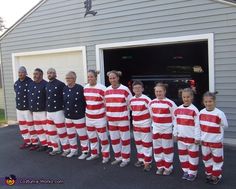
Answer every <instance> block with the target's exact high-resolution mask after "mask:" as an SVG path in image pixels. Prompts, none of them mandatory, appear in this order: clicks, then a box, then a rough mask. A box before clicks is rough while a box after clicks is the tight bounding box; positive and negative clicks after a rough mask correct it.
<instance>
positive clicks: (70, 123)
mask: <svg viewBox="0 0 236 189" xmlns="http://www.w3.org/2000/svg"><path fill="white" fill-rule="evenodd" d="M66 82H67V86H65V87H64V89H63V101H64V113H65V118H66V120H65V123H66V130H67V134H68V138H69V143H70V153H69V154H68V155H67V156H66V157H68V158H70V157H72V156H75V155H77V154H78V144H77V134H78V136H79V140H80V145H81V151H82V154H81V155H80V156H79V157H78V159H85V158H86V157H87V156H88V151H89V140H88V135H87V129H86V125H85V98H84V89H83V87H82V86H81V85H79V84H77V83H76V73H75V72H73V71H70V72H68V73H67V74H66Z"/></svg>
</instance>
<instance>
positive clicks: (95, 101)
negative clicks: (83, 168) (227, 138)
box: [84, 70, 110, 163]
mask: <svg viewBox="0 0 236 189" xmlns="http://www.w3.org/2000/svg"><path fill="white" fill-rule="evenodd" d="M97 74H98V72H96V71H95V70H89V71H88V84H87V85H86V86H85V87H84V96H85V100H86V127H87V133H88V137H89V140H90V148H91V156H90V157H88V158H87V160H93V159H97V158H98V157H99V139H100V141H101V147H102V149H101V151H102V157H103V160H102V163H108V161H109V159H110V144H109V140H108V135H107V120H106V110H105V98H104V95H105V90H106V87H105V86H104V85H102V84H99V83H97Z"/></svg>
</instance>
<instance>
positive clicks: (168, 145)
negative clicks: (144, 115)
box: [149, 83, 176, 175]
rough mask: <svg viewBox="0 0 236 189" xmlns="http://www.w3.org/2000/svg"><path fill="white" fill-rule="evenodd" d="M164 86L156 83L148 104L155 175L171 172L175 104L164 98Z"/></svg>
mask: <svg viewBox="0 0 236 189" xmlns="http://www.w3.org/2000/svg"><path fill="white" fill-rule="evenodd" d="M166 87H167V86H166V85H165V84H163V83H157V84H156V86H155V88H154V90H155V96H156V99H153V100H152V101H151V102H150V104H149V110H150V114H151V117H152V127H153V150H154V159H155V162H156V167H157V171H156V174H157V175H170V174H171V172H172V170H173V156H174V148H173V146H174V144H173V137H172V131H173V122H174V110H175V109H176V105H175V103H174V102H173V101H172V100H170V99H168V98H166V96H165V94H166Z"/></svg>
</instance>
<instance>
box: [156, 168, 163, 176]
mask: <svg viewBox="0 0 236 189" xmlns="http://www.w3.org/2000/svg"><path fill="white" fill-rule="evenodd" d="M163 171H164V169H163V168H162V169H157V171H156V175H162V174H163Z"/></svg>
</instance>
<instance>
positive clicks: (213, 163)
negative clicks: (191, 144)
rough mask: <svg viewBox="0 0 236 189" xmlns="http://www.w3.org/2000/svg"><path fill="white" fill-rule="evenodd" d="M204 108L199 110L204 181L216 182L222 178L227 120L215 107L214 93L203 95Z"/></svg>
mask: <svg viewBox="0 0 236 189" xmlns="http://www.w3.org/2000/svg"><path fill="white" fill-rule="evenodd" d="M203 103H204V106H205V108H204V109H203V110H201V111H200V114H199V120H200V128H201V144H202V156H203V163H204V165H205V173H206V182H208V183H211V184H217V183H218V182H219V181H220V179H221V178H222V167H223V162H224V150H223V139H224V129H225V128H227V127H228V122H227V119H226V116H225V114H224V112H222V111H221V110H219V109H218V108H216V96H215V93H211V92H206V93H205V94H204V95H203Z"/></svg>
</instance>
